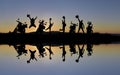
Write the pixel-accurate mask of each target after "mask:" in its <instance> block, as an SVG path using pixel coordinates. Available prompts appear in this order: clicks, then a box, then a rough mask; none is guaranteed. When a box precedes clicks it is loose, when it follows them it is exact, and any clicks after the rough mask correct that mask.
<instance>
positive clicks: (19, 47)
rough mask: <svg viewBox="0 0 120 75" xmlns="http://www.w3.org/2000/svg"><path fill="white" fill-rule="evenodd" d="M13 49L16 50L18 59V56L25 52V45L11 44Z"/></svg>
mask: <svg viewBox="0 0 120 75" xmlns="http://www.w3.org/2000/svg"><path fill="white" fill-rule="evenodd" d="M13 46H14V48H15V50H16V51H17V53H18V55H17V56H16V57H18V59H20V58H19V57H20V56H21V55H23V54H25V55H26V54H27V50H26V49H25V45H24V44H20V45H13Z"/></svg>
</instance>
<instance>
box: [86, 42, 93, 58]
mask: <svg viewBox="0 0 120 75" xmlns="http://www.w3.org/2000/svg"><path fill="white" fill-rule="evenodd" d="M92 47H93V45H92V44H91V43H90V42H87V49H86V50H87V51H88V54H87V55H88V56H91V55H92V53H93V50H92Z"/></svg>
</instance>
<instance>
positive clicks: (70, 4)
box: [0, 0, 120, 33]
mask: <svg viewBox="0 0 120 75" xmlns="http://www.w3.org/2000/svg"><path fill="white" fill-rule="evenodd" d="M119 4H120V0H0V32H9V31H13V29H14V28H15V27H16V25H17V22H16V20H17V19H18V18H20V20H21V21H22V22H27V24H28V25H29V19H28V18H27V17H26V15H27V14H31V16H32V17H35V16H38V19H37V20H36V25H37V26H38V21H39V20H40V19H44V20H45V21H47V22H48V20H49V18H50V17H51V18H52V19H53V22H54V27H53V30H56V31H58V30H59V29H60V28H61V25H62V24H61V20H62V16H63V15H65V16H66V21H67V31H68V30H69V26H70V22H71V21H73V22H74V23H77V20H76V18H75V15H76V14H78V15H79V16H80V19H83V21H84V24H85V26H87V21H92V22H93V25H94V32H101V33H120V23H119V21H120V5H119ZM35 30H36V28H31V29H27V32H32V31H35Z"/></svg>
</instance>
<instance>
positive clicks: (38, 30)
mask: <svg viewBox="0 0 120 75" xmlns="http://www.w3.org/2000/svg"><path fill="white" fill-rule="evenodd" d="M39 23H40V24H39V27H38V29H37V31H36V32H37V33H40V34H41V33H43V32H44V29H45V25H46V22H45V23H44V20H42V21H41V20H40V21H39Z"/></svg>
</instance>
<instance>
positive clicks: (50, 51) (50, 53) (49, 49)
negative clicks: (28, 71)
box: [45, 45, 53, 60]
mask: <svg viewBox="0 0 120 75" xmlns="http://www.w3.org/2000/svg"><path fill="white" fill-rule="evenodd" d="M45 48H46V49H47V50H48V51H49V59H50V60H51V59H52V57H51V55H53V52H52V49H51V45H50V46H49V48H47V47H45Z"/></svg>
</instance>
